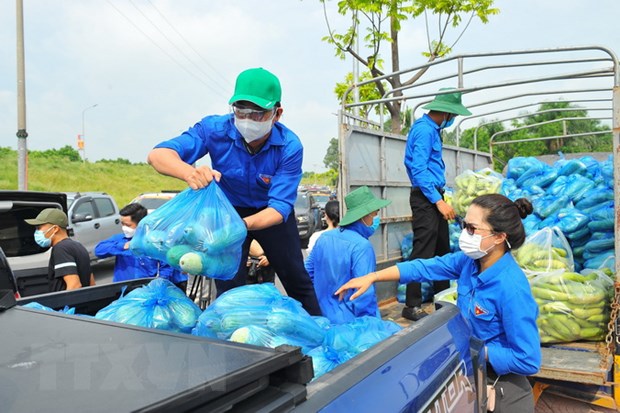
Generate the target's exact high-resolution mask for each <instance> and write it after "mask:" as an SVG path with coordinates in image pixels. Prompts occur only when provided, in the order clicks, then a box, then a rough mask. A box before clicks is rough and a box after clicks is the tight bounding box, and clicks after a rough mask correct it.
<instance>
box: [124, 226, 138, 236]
mask: <svg viewBox="0 0 620 413" xmlns="http://www.w3.org/2000/svg"><path fill="white" fill-rule="evenodd" d="M121 229H122V230H123V234H125V238H131V237H133V234H135V233H136V229H135V228H131V227H128V226H127V225H123V226H121Z"/></svg>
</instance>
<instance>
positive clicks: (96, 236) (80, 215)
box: [65, 192, 122, 261]
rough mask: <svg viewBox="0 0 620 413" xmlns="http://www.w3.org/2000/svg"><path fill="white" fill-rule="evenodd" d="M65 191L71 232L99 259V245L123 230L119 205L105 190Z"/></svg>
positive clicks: (91, 254)
mask: <svg viewBox="0 0 620 413" xmlns="http://www.w3.org/2000/svg"><path fill="white" fill-rule="evenodd" d="M65 193H66V194H67V205H68V208H69V213H68V214H67V215H68V217H69V230H70V235H71V236H72V238H73V239H75V240H76V241H78V242H79V243H80V244H82V245H83V246H84V247H85V248H86V250H87V251H88V254H89V255H90V259H91V260H93V261H94V260H97V256H96V255H95V247H96V246H97V244H98V243H99V242H100V241H103V240H105V239H108V238H110V237H111V236H112V235H114V234H120V233H121V231H122V230H121V216H120V215H119V209H118V206H117V205H116V202H115V201H114V198H113V197H112V196H111V195H109V194H107V193H105V192H65Z"/></svg>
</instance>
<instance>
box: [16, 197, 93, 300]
mask: <svg viewBox="0 0 620 413" xmlns="http://www.w3.org/2000/svg"><path fill="white" fill-rule="evenodd" d="M25 221H26V223H28V224H30V225H34V226H36V227H37V229H36V231H35V232H34V240H35V242H36V243H37V244H39V246H40V247H41V248H47V247H49V246H50V245H51V246H52V254H51V255H50V261H49V265H48V278H49V289H50V292H54V291H62V290H76V289H78V288H81V287H88V286H89V285H95V277H94V275H93V273H92V272H91V270H90V257H89V255H88V251H86V248H84V246H83V245H82V244H80V243H79V242H77V241H74V240H72V239H70V238H69V236H68V235H67V223H68V220H67V214H65V213H64V212H62V211H61V210H60V209H56V208H46V209H44V210H43V211H41V212H40V213H39V215H37V217H36V218H34V219H26V220H25Z"/></svg>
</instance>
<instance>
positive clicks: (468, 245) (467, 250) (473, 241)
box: [459, 229, 495, 260]
mask: <svg viewBox="0 0 620 413" xmlns="http://www.w3.org/2000/svg"><path fill="white" fill-rule="evenodd" d="M493 235H495V234H490V235H487V236H486V237H482V236H481V235H478V234H474V235H469V233H468V232H467V230H465V229H464V230H463V231H461V236H460V237H459V248H460V249H461V251H463V253H464V254H465V255H467V256H468V257H469V258H471V259H472V260H478V259H480V258H482V257H484V256H485V255H487V254H488V252H489V251H491V250H492V249H493V248H494V247H495V245H492V246H491V248H489V249H487V250H486V251H483V250H481V249H480V244H481V243H482V240H483V239H485V238H489V237H492V236H493Z"/></svg>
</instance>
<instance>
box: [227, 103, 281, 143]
mask: <svg viewBox="0 0 620 413" xmlns="http://www.w3.org/2000/svg"><path fill="white" fill-rule="evenodd" d="M275 113H276V112H275V111H274V114H273V115H274V116H275ZM272 120H273V116H272V117H271V118H270V119H268V120H266V121H263V122H258V121H255V120H252V119H239V118H237V117H236V116H235V127H236V128H237V130H238V131H239V133H241V136H243V139H245V141H246V142H247V143H250V142H254V141H255V140H257V139H260V138H262V137H263V136H265V135H266V134H267V133H269V131H270V130H271V128H272V126H273V125H272V123H271V121H272Z"/></svg>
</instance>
